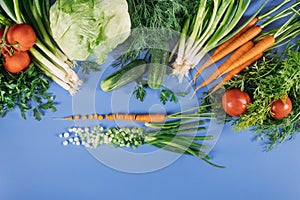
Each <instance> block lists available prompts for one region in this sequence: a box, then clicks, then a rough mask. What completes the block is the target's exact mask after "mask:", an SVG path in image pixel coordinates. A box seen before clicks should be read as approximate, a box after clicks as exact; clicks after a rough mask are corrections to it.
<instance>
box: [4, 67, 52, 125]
mask: <svg viewBox="0 0 300 200" xmlns="http://www.w3.org/2000/svg"><path fill="white" fill-rule="evenodd" d="M49 87H50V82H49V79H48V78H47V77H46V76H45V75H44V74H43V73H42V72H41V71H40V70H39V69H38V68H37V67H35V66H34V65H33V64H31V65H30V67H29V68H28V69H26V70H25V71H23V72H20V73H17V74H11V73H9V72H7V71H5V70H4V69H3V68H2V67H0V91H1V92H0V117H4V116H5V114H7V113H8V112H10V111H13V110H14V109H15V108H16V107H18V108H19V110H20V112H21V116H22V117H23V118H24V119H26V112H27V111H30V110H31V111H32V114H33V116H34V117H35V119H37V120H41V116H42V115H44V113H45V111H46V110H51V111H56V108H55V106H56V103H55V102H54V97H53V96H52V95H51V94H49V93H47V90H48V89H49Z"/></svg>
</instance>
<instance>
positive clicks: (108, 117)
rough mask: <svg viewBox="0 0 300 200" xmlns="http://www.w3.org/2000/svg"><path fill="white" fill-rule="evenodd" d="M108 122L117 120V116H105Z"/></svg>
mask: <svg viewBox="0 0 300 200" xmlns="http://www.w3.org/2000/svg"><path fill="white" fill-rule="evenodd" d="M105 119H106V120H115V119H116V114H108V115H105Z"/></svg>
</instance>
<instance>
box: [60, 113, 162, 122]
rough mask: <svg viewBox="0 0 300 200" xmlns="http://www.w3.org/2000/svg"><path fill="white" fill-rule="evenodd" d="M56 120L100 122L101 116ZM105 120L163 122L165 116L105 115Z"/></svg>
mask: <svg viewBox="0 0 300 200" xmlns="http://www.w3.org/2000/svg"><path fill="white" fill-rule="evenodd" d="M54 119H56V120H79V119H82V120H87V119H89V120H92V119H98V120H102V119H103V116H102V115H99V114H90V115H82V116H81V115H73V116H68V117H63V118H54ZM105 119H106V120H127V121H137V122H164V121H165V120H166V119H167V116H166V115H165V114H124V113H116V114H107V115H105Z"/></svg>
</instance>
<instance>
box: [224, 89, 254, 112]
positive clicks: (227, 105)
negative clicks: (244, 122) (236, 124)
mask: <svg viewBox="0 0 300 200" xmlns="http://www.w3.org/2000/svg"><path fill="white" fill-rule="evenodd" d="M249 103H251V99H250V96H249V95H248V94H247V93H246V92H243V91H241V90H240V89H231V90H227V91H226V92H225V93H224V95H223V97H222V106H223V109H224V110H225V112H226V113H227V114H228V115H230V116H240V115H241V114H243V113H245V112H246V111H247V107H246V105H247V104H249Z"/></svg>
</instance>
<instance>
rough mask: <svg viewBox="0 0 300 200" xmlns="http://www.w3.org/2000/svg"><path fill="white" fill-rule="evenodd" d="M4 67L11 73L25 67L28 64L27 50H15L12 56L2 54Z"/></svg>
mask: <svg viewBox="0 0 300 200" xmlns="http://www.w3.org/2000/svg"><path fill="white" fill-rule="evenodd" d="M3 59H4V64H3V66H4V68H5V70H7V71H9V72H11V73H18V72H20V71H23V70H24V69H26V68H27V67H28V66H29V64H30V56H29V54H28V53H27V51H15V52H14V54H13V55H12V56H10V55H9V54H8V53H6V54H3Z"/></svg>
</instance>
